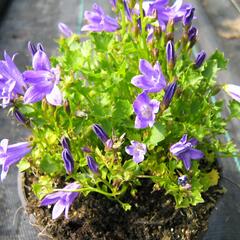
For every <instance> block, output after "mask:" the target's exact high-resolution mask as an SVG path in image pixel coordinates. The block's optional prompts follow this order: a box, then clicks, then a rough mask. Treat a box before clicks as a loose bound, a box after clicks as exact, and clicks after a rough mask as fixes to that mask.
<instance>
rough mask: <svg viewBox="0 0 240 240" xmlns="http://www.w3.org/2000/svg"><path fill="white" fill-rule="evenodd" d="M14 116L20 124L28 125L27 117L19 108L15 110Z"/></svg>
mask: <svg viewBox="0 0 240 240" xmlns="http://www.w3.org/2000/svg"><path fill="white" fill-rule="evenodd" d="M13 115H14V116H15V118H16V119H17V121H18V122H20V123H22V124H24V125H25V124H27V119H26V117H25V116H24V115H23V114H22V113H21V112H20V111H19V110H18V109H17V108H15V109H14V110H13Z"/></svg>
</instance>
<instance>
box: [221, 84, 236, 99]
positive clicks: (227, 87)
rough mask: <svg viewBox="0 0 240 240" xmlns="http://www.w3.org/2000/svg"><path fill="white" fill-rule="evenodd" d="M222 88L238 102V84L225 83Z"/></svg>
mask: <svg viewBox="0 0 240 240" xmlns="http://www.w3.org/2000/svg"><path fill="white" fill-rule="evenodd" d="M223 90H224V91H225V92H226V93H227V94H228V95H229V96H230V97H232V98H233V99H234V100H236V101H238V102H240V86H238V85H235V84H225V85H224V86H223Z"/></svg>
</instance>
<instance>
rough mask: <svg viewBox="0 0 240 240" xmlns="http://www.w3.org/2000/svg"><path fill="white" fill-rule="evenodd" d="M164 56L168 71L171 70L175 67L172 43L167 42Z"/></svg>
mask: <svg viewBox="0 0 240 240" xmlns="http://www.w3.org/2000/svg"><path fill="white" fill-rule="evenodd" d="M166 55H167V62H168V66H169V68H170V69H173V68H174V65H175V50H174V45H173V42H172V41H168V42H167V46H166Z"/></svg>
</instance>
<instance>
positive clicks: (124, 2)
mask: <svg viewBox="0 0 240 240" xmlns="http://www.w3.org/2000/svg"><path fill="white" fill-rule="evenodd" d="M123 5H124V9H125V12H126V14H127V19H128V21H132V15H131V10H130V9H129V6H128V3H127V0H123Z"/></svg>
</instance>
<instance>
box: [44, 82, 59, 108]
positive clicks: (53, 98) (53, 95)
mask: <svg viewBox="0 0 240 240" xmlns="http://www.w3.org/2000/svg"><path fill="white" fill-rule="evenodd" d="M46 98H47V101H48V102H49V103H50V104H52V105H54V106H61V105H62V93H61V91H60V89H59V88H58V86H56V85H54V87H53V89H52V91H51V92H50V93H49V94H47V95H46Z"/></svg>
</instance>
